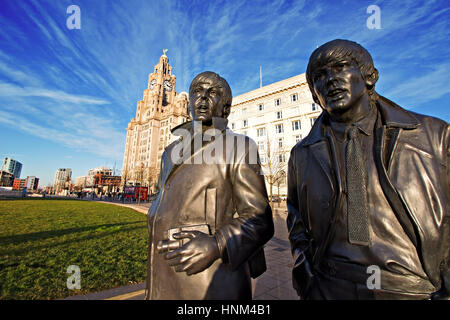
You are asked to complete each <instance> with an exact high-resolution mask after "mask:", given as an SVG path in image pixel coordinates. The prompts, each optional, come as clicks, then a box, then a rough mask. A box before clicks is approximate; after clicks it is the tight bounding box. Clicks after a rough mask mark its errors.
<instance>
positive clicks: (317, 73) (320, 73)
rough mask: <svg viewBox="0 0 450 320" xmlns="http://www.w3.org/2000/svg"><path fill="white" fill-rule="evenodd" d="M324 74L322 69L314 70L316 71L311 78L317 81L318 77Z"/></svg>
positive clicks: (320, 77)
mask: <svg viewBox="0 0 450 320" xmlns="http://www.w3.org/2000/svg"><path fill="white" fill-rule="evenodd" d="M324 74H325V72H323V71H319V72H316V73H315V74H314V76H313V80H314V81H319V80H320V79H322V78H323V75H324Z"/></svg>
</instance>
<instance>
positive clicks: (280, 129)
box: [275, 124, 283, 133]
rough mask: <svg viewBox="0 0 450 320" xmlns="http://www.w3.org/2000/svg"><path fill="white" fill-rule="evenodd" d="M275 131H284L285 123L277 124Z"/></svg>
mask: <svg viewBox="0 0 450 320" xmlns="http://www.w3.org/2000/svg"><path fill="white" fill-rule="evenodd" d="M275 131H276V132H277V133H283V124H277V125H276V126H275Z"/></svg>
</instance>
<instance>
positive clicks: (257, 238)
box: [215, 139, 274, 270]
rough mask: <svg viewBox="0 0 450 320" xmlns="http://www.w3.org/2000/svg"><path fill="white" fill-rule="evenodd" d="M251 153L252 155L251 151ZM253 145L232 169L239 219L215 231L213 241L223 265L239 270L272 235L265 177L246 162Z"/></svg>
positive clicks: (255, 167) (271, 220)
mask: <svg viewBox="0 0 450 320" xmlns="http://www.w3.org/2000/svg"><path fill="white" fill-rule="evenodd" d="M252 150H253V151H252ZM256 150H257V149H256V144H255V143H254V142H253V141H252V140H251V139H248V140H247V143H246V151H245V152H242V155H241V156H240V157H238V159H236V161H235V163H234V164H232V165H231V167H232V170H231V172H232V173H231V177H230V178H231V179H232V184H233V191H232V192H233V202H234V205H235V208H236V211H237V214H238V217H236V218H234V219H232V221H231V222H230V223H229V224H227V225H224V226H222V227H221V228H220V229H218V230H216V234H215V236H216V239H217V243H218V246H219V251H220V253H221V256H222V259H224V262H228V263H229V264H230V265H231V268H232V270H236V269H238V268H239V267H240V266H241V265H242V264H243V263H244V262H246V261H247V260H248V259H249V258H250V257H251V256H252V255H253V254H254V253H255V252H257V250H258V249H260V248H261V247H262V246H263V245H264V244H265V243H266V242H267V241H269V239H270V238H272V236H273V234H274V225H273V218H272V210H271V208H270V205H269V200H268V198H267V191H266V186H265V183H264V176H263V175H262V171H261V166H260V164H259V157H258V161H257V163H255V164H252V163H251V162H252V161H249V158H250V159H251V157H249V152H256Z"/></svg>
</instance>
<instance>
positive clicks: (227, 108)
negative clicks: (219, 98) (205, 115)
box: [222, 104, 231, 118]
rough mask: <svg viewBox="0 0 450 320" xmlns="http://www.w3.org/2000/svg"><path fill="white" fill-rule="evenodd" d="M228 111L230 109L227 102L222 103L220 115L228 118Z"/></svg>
mask: <svg viewBox="0 0 450 320" xmlns="http://www.w3.org/2000/svg"><path fill="white" fill-rule="evenodd" d="M230 111H231V106H230V105H229V104H226V105H224V106H223V112H222V116H223V117H224V118H228V116H229V115H230Z"/></svg>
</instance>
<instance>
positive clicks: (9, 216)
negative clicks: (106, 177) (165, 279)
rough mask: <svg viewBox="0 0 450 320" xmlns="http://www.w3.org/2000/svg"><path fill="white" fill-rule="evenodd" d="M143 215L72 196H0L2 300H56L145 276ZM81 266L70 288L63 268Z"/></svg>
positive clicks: (145, 253)
mask: <svg viewBox="0 0 450 320" xmlns="http://www.w3.org/2000/svg"><path fill="white" fill-rule="evenodd" d="M147 248H148V231H147V225H146V216H145V215H144V214H142V213H139V212H136V211H134V210H131V209H129V208H124V207H119V206H115V205H109V204H102V203H94V202H88V201H76V200H4V201H0V299H56V298H63V297H67V296H71V295H76V294H84V293H88V292H96V291H100V290H104V289H110V288H114V287H118V286H122V285H127V284H130V283H132V282H133V283H134V282H141V281H144V280H145V277H146V261H147ZM70 265H77V266H79V267H80V270H81V289H80V290H69V289H67V286H66V283H67V278H68V277H69V276H70V274H67V267H68V266H70Z"/></svg>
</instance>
